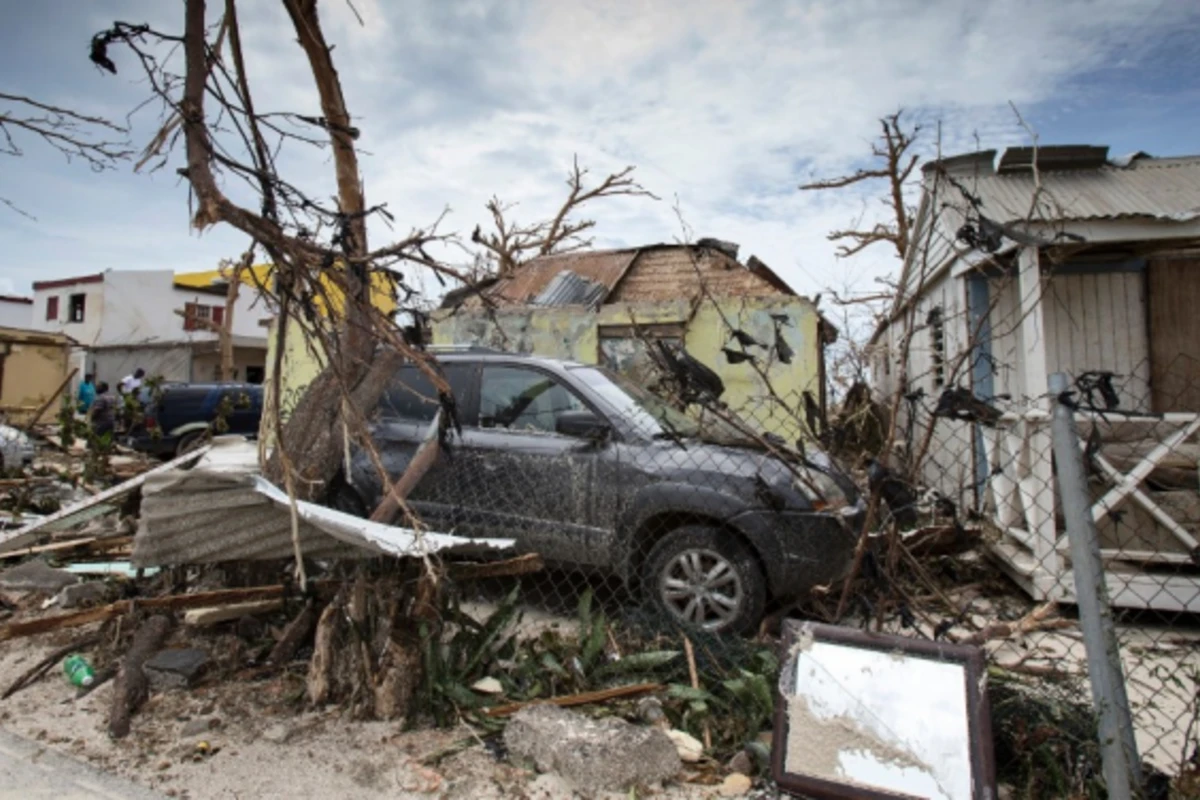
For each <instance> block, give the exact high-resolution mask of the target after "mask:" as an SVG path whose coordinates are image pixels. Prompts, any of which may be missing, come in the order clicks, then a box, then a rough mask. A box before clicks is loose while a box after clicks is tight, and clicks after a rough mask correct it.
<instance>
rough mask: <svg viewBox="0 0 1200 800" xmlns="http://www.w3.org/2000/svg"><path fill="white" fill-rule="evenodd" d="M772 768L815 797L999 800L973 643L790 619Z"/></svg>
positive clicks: (786, 783)
mask: <svg viewBox="0 0 1200 800" xmlns="http://www.w3.org/2000/svg"><path fill="white" fill-rule="evenodd" d="M783 647H784V658H783V669H782V672H781V675H780V679H779V693H778V695H777V697H776V710H775V733H774V741H773V743H772V748H771V760H772V772H773V775H774V778H775V780H776V782H777V783H778V784H779V787H780V788H782V789H785V790H788V791H791V792H796V793H799V794H802V795H804V796H807V797H812V798H852V797H854V798H858V797H865V798H937V800H984V799H985V798H987V799H989V800H990V798H993V797H995V767H994V762H993V756H992V736H991V724H990V720H989V712H988V703H987V692H986V686H985V681H986V672H985V671H984V662H983V656H982V654H981V652H980V651H979V650H978V648H974V647H964V646H960V645H952V644H945V643H942V642H931V641H924V640H916V639H907V638H903V637H899V636H890V635H883V634H873V633H868V632H865V631H860V630H855V629H851V628H842V627H835V626H831V625H821V624H817V623H811V622H797V621H789V622H788V623H786V625H785V627H784V637H783Z"/></svg>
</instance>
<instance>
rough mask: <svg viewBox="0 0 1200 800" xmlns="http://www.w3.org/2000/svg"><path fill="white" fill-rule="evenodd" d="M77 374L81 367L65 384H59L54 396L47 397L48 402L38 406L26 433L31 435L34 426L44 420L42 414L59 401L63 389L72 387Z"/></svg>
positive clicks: (76, 369)
mask: <svg viewBox="0 0 1200 800" xmlns="http://www.w3.org/2000/svg"><path fill="white" fill-rule="evenodd" d="M77 372H79V367H75V368H74V369H72V370H71V371H70V372H68V373H67V377H66V378H64V379H63V382H62V383H60V384H59V386H58V388H57V389H55V390H54V394H52V395H50V396H49V397H47V398H46V401H45V402H44V403H42V404H41V405H40V406H38V410H37V411H35V412H34V413H33V417H32V418H30V420H29V422H28V423H27V424H26V425H25V432H26V433H29V431H30V430H31V429H32V428H33V426H34V425H36V424H37V423H38V420H40V419H41V418H42V414H45V413H46V409H48V408H50V406H51V405H52V404H53V403H54V401H55V400H57V399H58V396H59V395H60V394H62V393H63V389H66V388H67V386H68V385H70V383H71V379H72V378H74V377H75V373H77Z"/></svg>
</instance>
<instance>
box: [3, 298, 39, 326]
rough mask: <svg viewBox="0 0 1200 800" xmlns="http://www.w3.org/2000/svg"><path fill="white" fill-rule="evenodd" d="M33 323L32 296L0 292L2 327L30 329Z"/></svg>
mask: <svg viewBox="0 0 1200 800" xmlns="http://www.w3.org/2000/svg"><path fill="white" fill-rule="evenodd" d="M32 324H33V299H32V298H29V297H14V296H12V295H9V294H0V328H23V329H28V328H29V327H30V325H32Z"/></svg>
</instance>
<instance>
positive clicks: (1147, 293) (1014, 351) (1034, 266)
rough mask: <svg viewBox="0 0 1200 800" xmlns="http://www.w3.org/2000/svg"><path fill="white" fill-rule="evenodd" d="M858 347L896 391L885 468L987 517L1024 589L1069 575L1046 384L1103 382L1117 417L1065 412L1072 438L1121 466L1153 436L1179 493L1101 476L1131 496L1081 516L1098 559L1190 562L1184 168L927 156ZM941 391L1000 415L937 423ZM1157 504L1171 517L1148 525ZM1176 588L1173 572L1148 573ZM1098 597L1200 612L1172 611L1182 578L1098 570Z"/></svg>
mask: <svg viewBox="0 0 1200 800" xmlns="http://www.w3.org/2000/svg"><path fill="white" fill-rule="evenodd" d="M1035 154H1036V168H1035V167H1034V160H1035ZM872 353H873V363H872V374H873V375H874V376H875V384H876V390H877V392H878V393H879V394H882V395H885V396H889V397H891V396H895V395H896V393H900V394H903V395H906V396H907V397H908V399H907V400H906V401H904V403H903V404H902V412H903V413H902V417H901V424H900V426H899V430H900V431H901V438H902V439H903V440H904V441H902V443H901V447H900V448H899V450H900V451H901V452H900V456H899V457H900V458H901V460H903V459H905V458H907V459H909V462H908V465H909V466H910V467H914V466H915V474H916V475H917V477H918V479H919V480H920V481H921V482H922V483H923V484H924V486H926V487H931V488H935V489H937V490H938V491H940V492H941V493H943V494H945V495H947V496H949V497H950V498H951V499H953V500H954V501H955V502H957V503H958V504H960V506H961V507H964V508H976V509H978V510H979V511H981V512H983V513H985V514H987V515H989V516H990V517H991V518H993V519H994V520H995V522H996V524H997V527H998V529H999V531H1000V535H1001V540H1000V542H999V544H998V545H997V548H996V550H997V553H998V554H999V555H1000V556H1001V558H1002V559H1003V560H1004V561H1005V563H1007V564H1008V566H1009V568H1010V572H1011V573H1012V574H1013V575H1014V577H1015V578H1017V579H1018V581H1020V582H1022V583H1023V585H1025V586H1026V588H1027V589H1029V590H1030V591H1031V593H1033V594H1035V595H1040V596H1048V595H1049V593H1050V591H1051V589H1052V587H1055V586H1059V585H1060V583H1061V581H1060V579H1061V578H1062V577H1063V574H1064V566H1063V565H1064V564H1065V560H1064V558H1063V557H1062V556H1063V542H1062V540H1061V538H1060V530H1059V525H1058V524H1057V522H1056V518H1057V511H1058V509H1057V507H1056V500H1055V493H1054V478H1053V467H1052V463H1051V456H1050V449H1051V448H1050V444H1051V443H1050V437H1049V430H1048V425H1047V415H1046V412H1047V411H1048V410H1049V408H1050V404H1049V399H1048V396H1047V395H1048V389H1047V386H1048V383H1047V378H1048V375H1049V374H1050V373H1054V372H1064V373H1067V374H1068V376H1070V377H1071V378H1072V379H1078V378H1079V377H1080V376H1082V375H1085V374H1087V373H1104V372H1107V373H1112V374H1113V377H1112V378H1111V383H1112V386H1113V388H1114V389H1115V390H1116V393H1117V399H1118V406H1117V407H1118V408H1119V409H1120V411H1121V412H1122V414H1121V420H1122V421H1121V423H1120V425H1116V424H1113V423H1112V422H1111V421H1106V420H1102V419H1099V418H1097V417H1096V416H1095V415H1090V416H1089V415H1088V414H1081V415H1080V418H1079V422H1080V426H1081V428H1082V430H1083V432H1084V433H1085V434H1086V433H1087V432H1088V431H1090V430H1091V427H1092V426H1095V427H1096V428H1097V430H1098V431H1103V433H1102V437H1103V443H1104V447H1105V450H1104V454H1105V455H1106V456H1107V457H1108V458H1109V460H1113V459H1115V458H1117V455H1120V456H1121V457H1122V458H1125V459H1126V463H1125V467H1124V469H1123V470H1121V471H1123V472H1131V471H1132V470H1133V468H1134V465H1136V464H1138V463H1139V459H1142V460H1143V461H1144V460H1145V458H1146V457H1147V451H1149V450H1152V449H1154V448H1155V447H1156V446H1157V445H1158V444H1159V443H1160V440H1162V439H1164V438H1167V439H1169V443H1170V448H1168V449H1169V451H1170V453H1169V454H1168V455H1170V457H1171V458H1173V459H1174V460H1173V461H1172V462H1171V463H1172V464H1175V466H1174V467H1172V469H1174V470H1175V471H1174V472H1172V473H1170V476H1171V481H1174V483H1172V484H1171V485H1170V486H1168V487H1167V489H1171V490H1178V491H1166V490H1164V489H1163V487H1162V486H1161V485H1159V484H1156V485H1155V486H1154V487H1153V488H1154V491H1150V489H1149V488H1147V490H1146V491H1141V490H1139V491H1137V492H1134V489H1135V488H1136V487H1137V486H1138V484H1139V483H1141V482H1142V481H1144V480H1145V479H1146V478H1147V477H1149V475H1150V472H1151V471H1155V472H1156V474H1167V473H1164V472H1163V470H1162V468H1163V466H1164V463H1165V462H1163V461H1162V460H1161V459H1160V461H1158V462H1155V463H1154V464H1149V465H1148V466H1147V465H1146V464H1143V468H1144V469H1143V470H1142V471H1140V472H1132V477H1130V478H1124V477H1121V476H1116V477H1112V476H1110V477H1112V480H1113V481H1114V482H1115V483H1116V484H1117V485H1118V488H1121V487H1123V486H1124V485H1125V484H1129V488H1127V489H1124V490H1123V491H1124V494H1121V495H1120V496H1119V497H1116V502H1119V503H1121V510H1122V511H1129V512H1130V513H1128V514H1117V513H1109V512H1110V511H1113V510H1115V508H1113V509H1109V508H1106V507H1103V506H1102V505H1100V506H1097V507H1096V508H1094V515H1095V516H1096V517H1097V521H1098V525H1099V529H1100V535H1101V540H1102V541H1101V544H1102V548H1103V549H1104V554H1105V558H1106V559H1109V560H1110V561H1111V562H1112V563H1114V564H1116V563H1119V562H1120V561H1122V560H1123V559H1128V560H1130V561H1131V562H1132V561H1137V562H1138V563H1144V562H1145V560H1146V559H1148V558H1149V559H1151V560H1152V561H1154V562H1155V563H1162V564H1164V565H1167V564H1169V565H1175V566H1178V565H1181V564H1189V565H1190V564H1191V563H1192V558H1191V551H1193V550H1194V549H1195V548H1196V546H1197V538H1198V536H1200V501H1196V500H1195V498H1194V496H1195V495H1196V494H1197V491H1196V490H1197V488H1200V482H1197V480H1196V472H1197V470H1196V467H1197V465H1196V455H1197V453H1200V444H1193V443H1194V442H1196V440H1197V435H1196V434H1197V431H1198V430H1200V156H1197V157H1186V158H1150V157H1147V156H1145V155H1143V154H1138V155H1137V156H1134V157H1131V158H1128V159H1123V160H1121V161H1119V162H1113V161H1110V160H1109V159H1108V157H1107V148H1103V147H1079V146H1070V147H1042V148H1040V149H1038V150H1036V151H1035V150H1033V149H1030V148H1010V149H1008V150H1007V151H1005V152H1004V153H1003V154H1001V155H999V156H997V153H996V152H995V151H986V152H981V153H972V154H968V155H964V156H958V157H954V158H948V159H943V160H941V161H938V162H934V163H931V164H927V165H926V166H925V167H924V175H923V193H922V199H921V204H920V207H919V209H918V213H917V219H916V221H915V224H914V228H913V231H912V234H911V244H910V247H909V252H908V254H907V257H906V259H905V265H904V271H903V274H902V277H901V281H900V291H899V295H898V298H897V301H896V303H895V305H894V307H893V309H892V311H891V314H890V318H889V320H888V322H887V323H886V324H885V325H883V326H881V327H880V329H879V330H878V331H877V333H876V335H875V338H874V340H873V350H872ZM905 354H906V355H905ZM953 388H958V389H960V390H968V391H969V392H970V393H971V394H973V395H974V397H975V398H978V399H981V400H984V401H987V402H988V403H990V404H992V405H993V406H995V407H996V408H998V409H999V410H1001V411H1002V412H1004V416H1003V417H1002V419H1001V421H1000V422H999V423H997V424H994V425H989V424H979V423H977V422H974V421H961V420H955V419H946V418H940V417H939V418H936V419H935V418H934V417H933V416H932V415H931V412H932V411H933V409H934V408H935V407H936V405H937V403H938V401H939V400H941V399H942V396H943V392H945V391H946V390H947V389H953ZM1097 402H1098V399H1097ZM1121 448H1124V449H1121ZM1139 448H1140V449H1139ZM1164 452H1166V451H1164ZM1114 453H1115V454H1116V455H1111V454H1114ZM1114 463H1115V462H1114ZM1189 464H1190V467H1189ZM1180 465H1181V466H1180ZM1143 472H1144V474H1143ZM1181 476H1182V477H1181ZM1107 490H1108V489H1107V487H1100V488H1099V489H1098V493H1099V494H1102V493H1104V492H1105V491H1107ZM1160 490H1162V491H1160ZM1156 492H1157V493H1156ZM1180 492H1182V493H1183V494H1187V495H1188V496H1187V497H1180V496H1178V495H1179V494H1180ZM1138 494H1140V495H1142V497H1140V498H1139V497H1136V495H1138ZM1130 499H1136V500H1137V502H1135V503H1131V502H1126V501H1127V500H1130ZM1144 499H1145V500H1149V501H1150V503H1149V504H1147V503H1146V502H1143V500H1144ZM1097 501H1098V498H1097ZM1168 501H1170V502H1171V503H1172V504H1173V505H1172V506H1171V508H1172V513H1170V514H1168V513H1165V512H1162V513H1160V512H1161V508H1158V506H1159V505H1164V504H1166V503H1167V502H1168ZM1176 501H1182V504H1180V503H1179V502H1176ZM1152 505H1153V506H1155V508H1151V506H1152ZM1164 507H1165V506H1164ZM1122 519H1123V520H1124V521H1123V523H1122V522H1121V521H1122ZM1117 572H1119V570H1118V571H1117ZM1113 574H1114V575H1115V574H1117V573H1113ZM1143 577H1144V576H1143ZM1176 579H1178V580H1185V579H1184V578H1171V579H1167V578H1163V580H1164V581H1166V580H1176ZM1139 580H1140V579H1139ZM1186 580H1193V579H1192V578H1187V579H1186ZM1114 581H1116V583H1115V584H1114ZM1110 588H1111V590H1112V593H1113V596H1114V602H1117V603H1118V604H1122V605H1130V606H1139V607H1140V606H1144V605H1147V604H1150V605H1155V604H1158V605H1157V607H1172V608H1176V607H1180V606H1181V605H1186V606H1187V607H1188V608H1189V609H1190V610H1193V611H1196V610H1200V603H1198V602H1197V600H1195V599H1192V600H1187V601H1182V600H1180V599H1178V598H1180V597H1188V598H1200V592H1198V591H1195V587H1194V586H1193V587H1192V588H1191V589H1189V591H1188V592H1183V593H1177V594H1172V593H1171V592H1169V591H1162V587H1161V586H1158V585H1157V584H1155V586H1151V587H1149V588H1148V587H1146V586H1141V585H1135V584H1134V582H1133V579H1130V580H1129V581H1126V582H1124V583H1122V582H1121V580H1120V579H1118V578H1115V577H1111V576H1110ZM1151 598H1152V599H1151ZM1164 603H1165V604H1166V605H1165V606H1163V605H1162V604H1164ZM1193 605H1195V606H1197V607H1195V608H1192V607H1191V606H1193Z"/></svg>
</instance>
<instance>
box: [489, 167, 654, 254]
mask: <svg viewBox="0 0 1200 800" xmlns="http://www.w3.org/2000/svg"><path fill="white" fill-rule="evenodd" d="M633 170H634V168H633V167H626V168H625V169H623V170H620V171H619V172H614V173H612V174H611V175H609V176H607V177H606V178H605V179H604V180H602V181H601V182H600V183H598V184H597V185H595V186H593V187H591V188H587V187H586V186H585V183H584V181H585V179H586V178H587V175H588V170H587V169H586V168H581V167H580V166H579V158H578V156H576V157H575V159H574V161H573V162H572V167H571V173H570V174H569V175H568V176H567V187H568V190H569V191H568V193H567V197H566V199H565V200H564V201H563V204H562V205H561V206H560V207H559V209H558V211H557V212H556V213H555V215H554V216H553V217H552V218H551V219H550V220H549V221H546V222H539V223H536V224H533V225H524V226H522V225H518V224H516V223H514V222H509V221H508V220H506V219H505V214H506V213H507V212H508V211H510V210H511V209H512V206H511V205H506V204H504V203H502V202H501V201H500V199H499V198H497V197H493V198H492V199H491V200H489V201H488V202H487V204H486V206H485V208H487V210H488V213H489V214H491V217H492V224H493V226H494V227H495V230H494V231H493V232H491V233H488V234H484V233H483V230H482V228H480V227H479V226H476V228H475V232H474V233H473V234H472V235H471V241H473V242H475V243H476V244H478V245H480V246H482V247H483V248H484V250H485V251H486V252H487V254H488V255H489V257H490V258H491V259H492V260H493V261H494V262H495V271H496V274H497V275H498V276H500V277H504V276H507V275H510V274H512V272H513V270H515V269H516V268H517V267H518V266H520V265H521V263H522V262H524V261H525V260H526V258H527V257H528V255H529V254H533V255H539V256H545V255H550V254H551V253H566V252H571V251H574V250H581V249H585V248H587V247H590V246H591V244H592V240H591V239H588V238H585V237H584V236H582V234H583V233H585V232H586V231H589V230H591V229H592V228H593V227H595V225H596V221H595V220H590V219H584V220H572V219H570V215H571V214H572V213H574V212H576V211H578V210H579V208H580V207H582V206H583V205H584V204H585V203H587V202H588V201H591V200H595V199H597V198H600V197H616V196H621V195H625V196H629V197H649V198H652V199H654V200H657V199H659V198H658V197H657V196H656V195H654V194H653V193H652V192H650V191H649V190H647V189H646V188H645V187H643V186H642V185H641V184H640V183H638V182H637V181H636V180H634V178H633Z"/></svg>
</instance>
